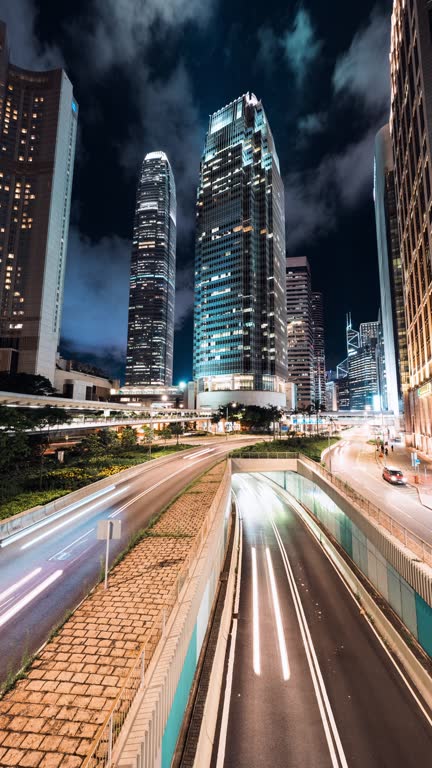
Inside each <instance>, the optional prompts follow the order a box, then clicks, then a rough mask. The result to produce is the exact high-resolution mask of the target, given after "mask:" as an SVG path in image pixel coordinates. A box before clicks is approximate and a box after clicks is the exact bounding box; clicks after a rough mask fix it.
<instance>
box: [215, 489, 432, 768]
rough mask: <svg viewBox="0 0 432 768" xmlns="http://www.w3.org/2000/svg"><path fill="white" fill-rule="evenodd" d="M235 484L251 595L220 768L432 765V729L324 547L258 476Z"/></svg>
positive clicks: (241, 615) (232, 676)
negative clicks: (322, 547) (321, 546)
mask: <svg viewBox="0 0 432 768" xmlns="http://www.w3.org/2000/svg"><path fill="white" fill-rule="evenodd" d="M233 486H234V489H235V492H236V494H237V499H238V503H239V509H240V514H241V516H242V528H243V537H242V565H241V580H240V593H239V594H240V597H239V605H238V614H237V613H236V607H235V608H234V620H233V631H232V638H233V639H232V642H231V648H230V656H229V661H228V671H227V682H226V687H225V693H224V703H223V707H222V716H221V726H220V731H219V734H218V738H217V739H216V748H215V753H214V755H213V760H212V766H213V767H214V768H216V766H217V768H222V767H224V768H255V767H256V768H258V767H261V766H265V765H271V766H272V768H348V767H349V768H426V766H429V765H430V764H431V754H432V721H431V720H430V719H429V720H428V719H427V717H428V715H425V714H424V713H422V711H421V710H420V707H419V706H418V704H417V703H416V701H415V699H414V697H413V696H412V694H411V693H410V692H409V690H408V688H407V686H406V684H405V683H404V681H403V679H402V677H401V676H400V674H399V673H398V671H397V670H396V668H395V666H394V665H393V662H392V661H391V659H390V657H389V656H388V654H387V651H386V650H385V647H384V646H383V645H382V644H381V643H380V641H379V640H378V639H377V637H376V635H375V634H374V631H373V630H372V628H371V627H370V625H369V623H368V622H367V621H366V620H365V619H364V618H363V617H362V615H361V614H360V611H359V607H358V605H357V604H356V603H355V601H354V600H353V599H352V597H351V595H350V594H349V593H348V591H347V589H346V587H345V586H344V584H343V582H342V581H341V579H340V577H339V576H338V575H337V573H336V571H335V570H334V568H333V566H332V565H331V563H330V561H329V560H328V559H327V557H326V556H325V554H324V552H323V551H322V550H321V548H320V546H319V545H318V543H317V542H316V541H315V539H314V538H313V537H312V535H311V534H310V533H309V531H308V530H307V528H306V527H305V525H304V524H303V523H302V522H301V520H300V519H299V518H298V517H297V515H296V514H295V512H294V511H293V510H292V509H291V508H290V507H289V506H288V505H287V504H286V503H285V502H283V501H281V500H280V498H279V497H278V496H277V495H276V493H275V492H274V491H273V490H272V489H271V488H270V487H269V486H268V485H267V484H266V483H265V482H263V481H262V480H260V479H259V477H258V476H257V475H241V476H239V475H236V476H235V477H234V478H233ZM237 615H238V618H237V619H236V616H237Z"/></svg>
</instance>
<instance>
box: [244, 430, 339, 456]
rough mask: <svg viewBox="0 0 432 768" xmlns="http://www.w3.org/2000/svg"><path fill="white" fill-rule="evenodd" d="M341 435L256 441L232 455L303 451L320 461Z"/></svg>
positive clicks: (305, 454)
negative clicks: (326, 450)
mask: <svg viewBox="0 0 432 768" xmlns="http://www.w3.org/2000/svg"><path fill="white" fill-rule="evenodd" d="M339 439H340V438H339V437H330V439H329V438H328V437H323V436H317V435H311V436H304V437H295V436H293V437H290V436H288V437H286V438H284V439H283V440H272V441H271V442H261V443H255V445H252V446H248V447H247V448H243V449H242V448H239V449H238V450H236V451H233V452H232V455H233V456H235V455H241V454H242V453H289V452H291V451H293V452H296V453H297V452H298V453H303V454H304V456H308V457H309V458H310V459H313V461H317V462H320V461H321V454H322V452H323V451H325V449H326V448H328V446H329V445H334V444H335V443H337V442H338V440H339Z"/></svg>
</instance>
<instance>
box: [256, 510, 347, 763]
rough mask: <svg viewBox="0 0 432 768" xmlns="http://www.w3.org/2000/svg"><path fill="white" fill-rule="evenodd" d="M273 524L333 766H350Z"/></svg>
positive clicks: (286, 559) (300, 604)
mask: <svg viewBox="0 0 432 768" xmlns="http://www.w3.org/2000/svg"><path fill="white" fill-rule="evenodd" d="M271 525H272V528H273V530H274V534H275V536H276V540H277V542H278V545H279V549H280V552H281V555H282V560H283V563H284V566H285V572H286V575H287V578H288V584H289V587H290V591H291V595H292V598H293V602H294V607H295V611H296V615H297V620H298V624H299V627H300V632H301V636H302V640H303V645H304V648H305V651H306V658H307V661H308V665H309V670H310V673H311V677H312V683H313V686H314V690H315V695H316V698H317V702H318V707H319V711H320V715H321V720H322V723H323V727H324V732H325V735H326V739H327V744H328V748H329V752H330V757H331V761H332V765H333V768H340V767H341V766H342V768H348V763H347V761H346V757H345V753H344V750H343V747H342V743H341V740H340V736H339V732H338V729H337V726H336V722H335V719H334V715H333V711H332V708H331V705H330V701H329V698H328V695H327V691H326V687H325V684H324V680H323V677H322V674H321V670H320V667H319V664H318V659H317V656H316V653H315V648H314V644H313V642H312V637H311V634H310V630H309V626H308V624H307V621H306V616H305V614H304V610H303V605H302V602H301V599H300V595H299V592H298V589H297V585H296V583H295V579H294V574H293V572H292V569H291V564H290V562H289V559H288V555H287V553H286V550H285V546H284V544H283V541H282V538H281V536H280V534H279V531H278V529H277V527H276V525H275V523H274V521H273V520H271ZM335 747H336V750H337V754H336V750H335Z"/></svg>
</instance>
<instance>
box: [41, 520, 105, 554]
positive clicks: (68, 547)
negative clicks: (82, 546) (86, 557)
mask: <svg viewBox="0 0 432 768" xmlns="http://www.w3.org/2000/svg"><path fill="white" fill-rule="evenodd" d="M95 530H96V528H90V530H89V531H86V532H85V533H83V534H82V536H79V537H78V538H77V539H75V541H72V542H71V544H68V545H67V546H66V547H63V549H60V550H59V551H58V552H56V553H55V555H51V557H49V558H48V560H55V559H56V558H57V557H60V555H62V554H63V553H64V552H67V550H68V549H70V548H71V547H73V546H74V545H75V544H78V542H79V541H81V539H85V537H86V536H88V535H89V533H92V531H95Z"/></svg>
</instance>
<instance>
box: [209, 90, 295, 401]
mask: <svg viewBox="0 0 432 768" xmlns="http://www.w3.org/2000/svg"><path fill="white" fill-rule="evenodd" d="M286 375H287V341H286V303H285V211H284V190H283V184H282V179H281V176H280V170H279V160H278V156H277V154H276V149H275V145H274V141H273V136H272V133H271V130H270V126H269V123H268V121H267V118H266V115H265V112H264V109H263V106H262V103H261V102H260V101H258V99H257V98H256V97H255V96H254V95H253V94H249V93H248V94H245V95H244V96H241V97H240V98H238V99H236V100H235V101H234V102H232V103H231V104H228V105H227V106H226V107H224V108H223V109H220V110H219V111H217V112H215V113H214V114H213V115H211V117H210V122H209V129H208V133H207V138H206V143H205V148H204V154H203V157H202V161H201V173H200V184H199V187H198V193H197V231H196V255H195V326H194V378H195V379H196V380H197V381H198V403H199V404H200V405H212V406H217V405H219V404H222V403H224V402H229V401H230V400H237V401H241V402H254V403H261V404H264V405H266V404H268V403H272V404H279V405H284V404H285V393H284V385H285V380H286ZM248 393H249V395H248Z"/></svg>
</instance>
